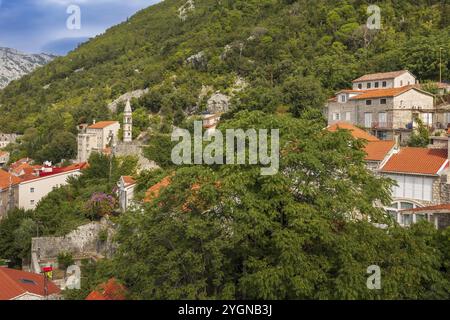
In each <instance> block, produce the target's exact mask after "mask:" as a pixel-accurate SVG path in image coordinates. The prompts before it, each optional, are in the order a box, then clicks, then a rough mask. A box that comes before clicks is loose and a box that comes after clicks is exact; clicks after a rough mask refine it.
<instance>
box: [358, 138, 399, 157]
mask: <svg viewBox="0 0 450 320" xmlns="http://www.w3.org/2000/svg"><path fill="white" fill-rule="evenodd" d="M394 147H395V141H371V142H368V143H367V145H366V147H365V148H364V151H365V152H366V153H367V156H366V158H365V160H367V161H382V160H384V158H385V157H386V156H387V154H388V153H389V152H390V151H391V150H392V149H393V148H394Z"/></svg>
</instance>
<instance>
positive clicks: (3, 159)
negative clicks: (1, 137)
mask: <svg viewBox="0 0 450 320" xmlns="http://www.w3.org/2000/svg"><path fill="white" fill-rule="evenodd" d="M8 161H9V152H6V151H0V166H4V165H6V164H7V163H8Z"/></svg>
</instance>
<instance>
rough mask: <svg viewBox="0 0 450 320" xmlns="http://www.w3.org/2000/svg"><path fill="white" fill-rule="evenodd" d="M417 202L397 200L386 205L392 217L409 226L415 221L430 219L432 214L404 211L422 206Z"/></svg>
mask: <svg viewBox="0 0 450 320" xmlns="http://www.w3.org/2000/svg"><path fill="white" fill-rule="evenodd" d="M420 207H421V206H420V205H418V204H417V203H413V202H410V201H396V202H394V203H392V204H391V205H390V206H389V207H386V208H385V210H386V212H387V213H388V214H389V215H390V216H391V217H392V219H393V220H394V221H395V222H397V223H398V224H400V225H401V226H403V227H408V226H410V225H412V224H413V223H416V222H419V221H422V220H427V221H430V215H429V214H424V213H422V212H418V213H404V211H405V210H411V209H416V208H420Z"/></svg>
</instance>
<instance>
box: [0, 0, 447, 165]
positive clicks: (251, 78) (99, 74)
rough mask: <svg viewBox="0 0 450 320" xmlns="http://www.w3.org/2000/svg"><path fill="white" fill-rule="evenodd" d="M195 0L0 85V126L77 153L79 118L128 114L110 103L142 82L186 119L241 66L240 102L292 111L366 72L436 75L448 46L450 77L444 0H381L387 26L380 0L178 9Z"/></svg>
mask: <svg viewBox="0 0 450 320" xmlns="http://www.w3.org/2000/svg"><path fill="white" fill-rule="evenodd" d="M185 2H186V1H185V0H166V1H163V2H161V3H159V4H157V5H155V6H152V7H150V8H147V9H145V10H142V11H140V12H138V13H137V14H136V15H134V16H133V17H131V18H130V19H129V20H127V21H126V22H123V23H122V24H120V25H118V26H115V27H112V28H110V29H109V30H107V31H106V32H105V33H104V34H102V35H100V36H97V37H95V38H93V39H91V40H90V41H89V42H87V43H85V44H82V45H81V46H80V47H79V48H77V49H76V50H74V51H73V52H71V53H70V54H68V55H67V56H64V57H60V58H58V59H56V60H55V61H53V62H52V63H50V64H48V65H47V66H45V67H43V68H40V69H39V70H37V71H36V72H34V73H32V74H31V75H28V76H26V77H24V78H23V79H21V80H19V81H15V82H13V83H12V84H11V85H9V86H8V87H7V88H6V89H5V90H2V91H0V112H1V114H2V117H1V118H0V131H2V132H17V133H26V135H25V137H24V139H23V144H22V145H21V146H20V147H18V146H16V147H15V148H14V149H15V150H13V151H14V152H13V154H12V155H13V158H18V157H20V156H24V155H27V156H30V157H33V158H35V159H37V160H46V159H50V160H53V161H58V160H59V159H61V158H64V159H70V158H73V157H74V156H75V152H76V151H75V149H76V145H75V135H76V125H77V124H80V123H85V122H90V121H92V120H93V119H96V120H103V119H107V118H118V115H111V114H110V111H109V110H108V108H107V105H108V103H110V102H111V101H113V100H114V99H116V98H117V97H119V96H120V95H122V94H124V93H126V92H129V91H132V90H134V89H142V88H149V89H150V91H149V93H148V94H147V95H146V96H145V97H143V98H142V99H141V101H139V106H140V107H142V108H143V109H144V110H147V111H148V112H152V113H160V114H161V115H164V116H167V119H177V118H178V119H179V118H182V117H183V116H184V115H185V114H186V113H192V112H194V113H195V112H196V111H198V110H201V109H202V108H203V107H204V105H205V101H204V100H205V99H207V98H208V94H206V95H202V94H200V93H201V91H202V87H203V86H204V87H205V88H208V91H209V92H207V93H209V94H211V93H213V92H215V91H219V90H220V91H221V92H223V93H229V92H230V90H232V88H233V85H234V83H235V80H236V78H237V77H240V78H242V79H244V81H245V82H246V83H248V84H249V86H247V88H246V90H244V91H243V92H241V93H240V94H239V95H238V97H236V98H238V99H235V100H236V101H235V103H234V107H235V108H236V109H242V108H243V109H252V110H255V109H259V110H264V111H266V112H274V111H277V110H278V111H280V110H287V109H288V110H289V109H291V110H292V111H293V113H294V114H298V112H299V110H302V108H304V107H305V106H306V107H308V106H309V105H310V104H314V106H315V107H320V105H321V101H323V99H324V97H327V96H328V95H331V94H332V93H333V91H335V90H337V89H341V88H345V87H348V85H349V84H350V81H351V80H352V79H354V78H355V77H357V76H359V75H361V74H363V73H366V72H378V71H391V70H398V69H409V70H410V71H412V72H413V73H414V74H415V75H417V76H418V78H419V79H420V80H422V81H425V80H437V79H438V78H439V77H438V75H439V63H438V57H439V48H442V54H443V61H444V62H445V64H444V66H443V75H444V79H449V78H450V65H449V63H450V57H449V55H450V42H449V41H448V39H449V37H450V28H449V21H450V18H449V17H450V4H449V3H448V1H445V0H434V1H433V0H419V1H410V0H401V1H390V0H389V1H378V2H377V3H376V4H377V5H379V6H380V8H381V19H382V29H381V30H369V29H367V27H365V25H366V21H367V19H368V17H369V14H368V13H367V7H368V5H369V4H371V2H370V1H362V0H345V1H341V0H298V1H294V0H264V1H261V0H245V1H240V0H197V1H195V9H194V10H192V11H188V12H187V13H186V19H180V17H179V13H178V8H179V7H181V6H182V5H183V4H184V3H185ZM199 53H201V55H200V56H201V59H197V60H195V59H194V61H192V60H189V59H188V58H189V57H192V56H195V55H196V54H199ZM189 61H190V62H189ZM302 98H304V99H302ZM311 100H312V101H313V103H311V102H310V101H311ZM305 101H307V102H305ZM305 104H306V105H305ZM318 105H319V106H318ZM140 112H142V110H141V111H140Z"/></svg>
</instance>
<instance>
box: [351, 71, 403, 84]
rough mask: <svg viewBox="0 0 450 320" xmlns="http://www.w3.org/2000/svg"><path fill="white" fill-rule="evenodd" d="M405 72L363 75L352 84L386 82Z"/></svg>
mask: <svg viewBox="0 0 450 320" xmlns="http://www.w3.org/2000/svg"><path fill="white" fill-rule="evenodd" d="M406 72H408V71H407V70H400V71H392V72H380V73H371V74H366V75H363V76H362V77H359V78H358V79H355V80H353V82H361V81H374V80H388V79H393V78H397V77H398V76H401V75H402V74H404V73H406Z"/></svg>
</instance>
